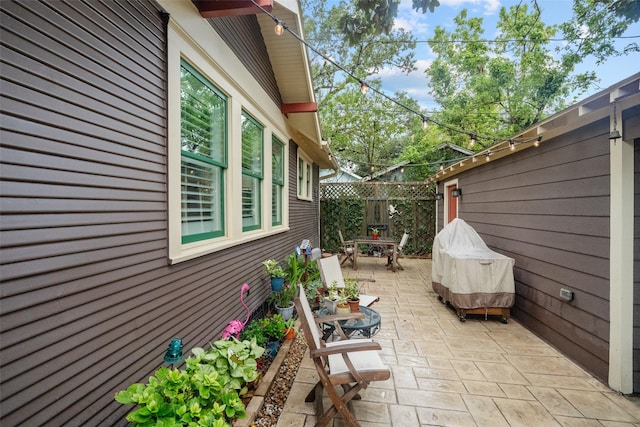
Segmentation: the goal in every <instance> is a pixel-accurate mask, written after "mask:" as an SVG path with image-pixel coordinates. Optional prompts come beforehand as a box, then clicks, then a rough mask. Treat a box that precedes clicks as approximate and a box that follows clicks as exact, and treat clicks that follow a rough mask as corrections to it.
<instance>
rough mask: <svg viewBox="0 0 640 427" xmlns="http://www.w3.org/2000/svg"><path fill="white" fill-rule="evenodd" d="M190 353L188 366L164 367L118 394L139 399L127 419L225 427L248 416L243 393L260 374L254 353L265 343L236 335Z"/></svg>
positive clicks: (128, 399) (259, 353)
mask: <svg viewBox="0 0 640 427" xmlns="http://www.w3.org/2000/svg"><path fill="white" fill-rule="evenodd" d="M192 353H193V354H192V356H190V357H189V358H188V359H187V360H186V361H185V365H186V367H185V368H184V369H182V370H181V369H169V368H167V367H162V368H160V369H159V370H158V371H156V373H155V375H154V376H151V377H149V381H148V383H147V384H139V383H136V384H132V385H130V386H129V387H128V388H127V389H126V390H122V391H120V392H118V393H117V394H116V396H115V400H116V401H118V402H120V403H122V404H125V405H129V404H136V405H138V408H137V409H135V410H134V411H132V412H130V413H129V414H128V415H127V421H129V422H130V423H131V424H132V425H134V426H166V427H168V426H186V425H188V426H216V427H223V426H229V425H231V424H230V423H231V421H232V420H234V419H236V418H244V417H246V412H245V406H244V403H242V400H241V398H240V396H241V395H243V394H245V393H246V392H247V387H246V384H247V383H249V382H252V381H255V380H256V379H257V378H258V370H257V363H256V358H258V357H260V356H262V354H263V353H264V348H262V347H261V346H259V345H257V343H256V341H255V340H251V341H238V340H235V339H232V340H221V341H216V342H215V343H214V344H213V345H212V346H211V349H210V350H204V349H202V348H198V347H196V348H194V349H193V350H192Z"/></svg>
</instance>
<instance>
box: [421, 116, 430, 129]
mask: <svg viewBox="0 0 640 427" xmlns="http://www.w3.org/2000/svg"><path fill="white" fill-rule="evenodd" d="M428 125H429V122H428V121H427V116H422V130H427V126H428Z"/></svg>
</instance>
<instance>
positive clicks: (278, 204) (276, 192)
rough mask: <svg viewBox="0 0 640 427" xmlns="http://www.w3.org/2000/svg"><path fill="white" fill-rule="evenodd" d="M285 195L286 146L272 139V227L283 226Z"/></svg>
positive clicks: (276, 139) (274, 138)
mask: <svg viewBox="0 0 640 427" xmlns="http://www.w3.org/2000/svg"><path fill="white" fill-rule="evenodd" d="M283 193H284V144H283V143H282V142H281V141H280V140H279V139H278V138H276V137H275V136H273V137H272V138H271V225H282V210H283V207H282V202H283Z"/></svg>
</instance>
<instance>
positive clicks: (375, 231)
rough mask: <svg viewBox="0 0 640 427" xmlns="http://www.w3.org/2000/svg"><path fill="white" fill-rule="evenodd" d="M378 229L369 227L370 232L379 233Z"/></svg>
mask: <svg viewBox="0 0 640 427" xmlns="http://www.w3.org/2000/svg"><path fill="white" fill-rule="evenodd" d="M379 233H380V230H378V229H377V228H372V229H371V234H379Z"/></svg>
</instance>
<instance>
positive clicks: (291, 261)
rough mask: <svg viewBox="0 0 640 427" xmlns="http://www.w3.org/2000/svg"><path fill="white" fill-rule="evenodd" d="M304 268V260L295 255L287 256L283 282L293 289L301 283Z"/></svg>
mask: <svg viewBox="0 0 640 427" xmlns="http://www.w3.org/2000/svg"><path fill="white" fill-rule="evenodd" d="M305 268H306V267H305V265H304V259H303V258H302V257H298V255H296V254H295V253H293V254H291V255H289V256H288V257H287V265H286V267H285V269H284V271H285V276H284V277H285V282H287V283H288V284H290V285H292V286H293V287H294V288H295V286H296V285H297V284H298V283H300V281H302V277H303V276H304V274H305Z"/></svg>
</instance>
